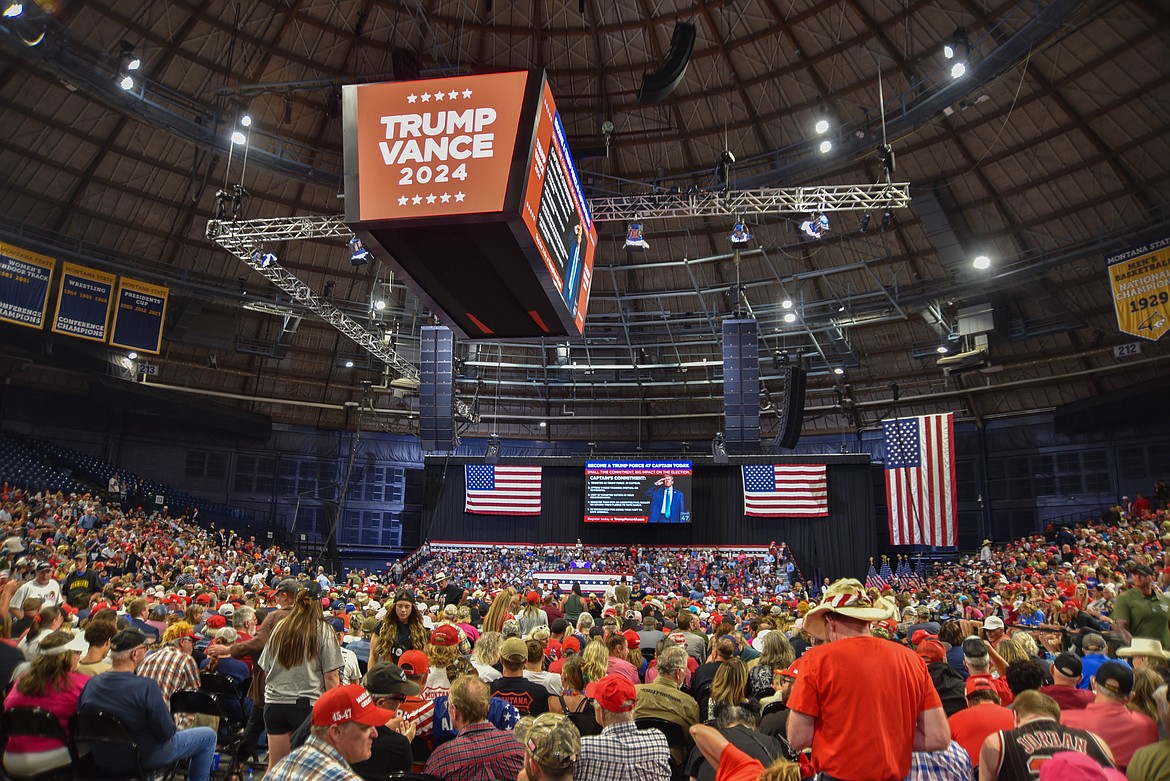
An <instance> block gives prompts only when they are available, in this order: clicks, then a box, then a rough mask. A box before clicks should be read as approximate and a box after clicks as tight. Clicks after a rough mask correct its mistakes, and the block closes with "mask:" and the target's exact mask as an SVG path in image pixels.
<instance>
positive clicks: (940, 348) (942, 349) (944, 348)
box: [934, 344, 951, 355]
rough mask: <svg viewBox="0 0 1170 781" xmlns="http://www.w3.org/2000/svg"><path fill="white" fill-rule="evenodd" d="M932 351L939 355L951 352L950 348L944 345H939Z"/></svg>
mask: <svg viewBox="0 0 1170 781" xmlns="http://www.w3.org/2000/svg"><path fill="white" fill-rule="evenodd" d="M934 351H935V352H936V353H938V354H939V355H946V354H947V353H949V352H950V351H951V348H949V347H947V346H946V345H945V344H940V345H939V346H938V347H936V348H934Z"/></svg>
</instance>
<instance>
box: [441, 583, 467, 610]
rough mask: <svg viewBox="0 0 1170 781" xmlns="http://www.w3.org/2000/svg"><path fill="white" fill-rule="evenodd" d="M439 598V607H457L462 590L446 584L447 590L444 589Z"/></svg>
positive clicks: (461, 596)
mask: <svg viewBox="0 0 1170 781" xmlns="http://www.w3.org/2000/svg"><path fill="white" fill-rule="evenodd" d="M439 597H440V600H439V604H440V605H441V606H444V607H445V606H447V605H456V606H458V604H459V600H460V599H462V598H463V589H461V588H459V586H455V585H452V584H451V583H448V584H447V588H445V589H443V590H442V591H440V592H439Z"/></svg>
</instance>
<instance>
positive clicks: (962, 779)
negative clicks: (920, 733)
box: [906, 740, 975, 781]
mask: <svg viewBox="0 0 1170 781" xmlns="http://www.w3.org/2000/svg"><path fill="white" fill-rule="evenodd" d="M974 777H975V773H974V770H973V769H972V767H971V758H970V757H968V756H967V752H966V751H964V750H963V747H962V746H960V745H959V744H958V743H956V742H955V741H953V740H952V741H951V745H949V746H947V747H946V748H944V749H943V750H942V751H915V752H914V753H913V754H911V755H910V775H908V776H906V781H971V779H973V778H974Z"/></svg>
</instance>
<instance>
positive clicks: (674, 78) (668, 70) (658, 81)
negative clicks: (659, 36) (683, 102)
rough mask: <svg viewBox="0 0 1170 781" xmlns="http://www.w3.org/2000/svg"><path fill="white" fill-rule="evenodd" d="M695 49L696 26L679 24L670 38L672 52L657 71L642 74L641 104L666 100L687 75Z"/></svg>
mask: <svg viewBox="0 0 1170 781" xmlns="http://www.w3.org/2000/svg"><path fill="white" fill-rule="evenodd" d="M694 48H695V26H694V25H693V24H688V23H686V22H678V23H677V24H675V26H674V34H673V35H671V36H670V51H668V52H667V53H666V59H665V60H663V61H662V65H661V66H660V67H659V68H658V70H656V71H650V72H648V73H643V74H642V89H640V90H638V102H639V103H657V102H658V101H660V100H664V99H665V98H666V97H667V96H668V95H670V93H672V92H674V88H675V87H677V86H678V83H679V82H680V81H682V78H683V76H685V75H686V72H687V65H689V64H690V62H691V51H693V50H694Z"/></svg>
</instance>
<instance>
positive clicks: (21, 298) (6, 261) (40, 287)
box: [0, 242, 56, 328]
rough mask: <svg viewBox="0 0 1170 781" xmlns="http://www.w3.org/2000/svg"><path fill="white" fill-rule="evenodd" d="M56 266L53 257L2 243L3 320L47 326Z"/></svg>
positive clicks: (0, 305)
mask: <svg viewBox="0 0 1170 781" xmlns="http://www.w3.org/2000/svg"><path fill="white" fill-rule="evenodd" d="M55 265H56V261H54V260H53V259H52V258H50V257H46V256H45V255H38V254H37V253H35V252H29V251H28V250H26V249H21V248H20V247H13V246H12V245H10V244H4V243H2V242H0V320H2V321H4V322H8V323H15V324H16V325H23V326H26V327H28V328H41V327H42V326H44V324H45V312H46V311H47V309H48V307H49V282H50V280H51V279H52V277H53V267H54V266H55Z"/></svg>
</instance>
